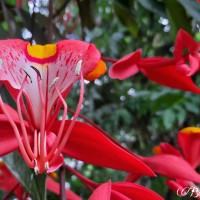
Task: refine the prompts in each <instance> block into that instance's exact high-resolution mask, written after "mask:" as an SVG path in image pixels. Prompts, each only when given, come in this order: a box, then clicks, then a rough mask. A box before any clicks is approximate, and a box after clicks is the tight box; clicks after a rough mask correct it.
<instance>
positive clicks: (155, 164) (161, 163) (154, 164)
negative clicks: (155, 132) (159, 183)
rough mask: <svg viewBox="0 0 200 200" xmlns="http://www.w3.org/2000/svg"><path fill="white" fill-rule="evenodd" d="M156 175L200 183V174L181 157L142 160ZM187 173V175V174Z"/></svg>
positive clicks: (165, 155) (154, 157)
mask: <svg viewBox="0 0 200 200" xmlns="http://www.w3.org/2000/svg"><path fill="white" fill-rule="evenodd" d="M142 160H143V161H144V162H145V163H146V164H147V165H148V166H149V167H151V168H152V169H153V171H154V172H155V173H158V174H161V175H164V176H166V177H169V178H173V179H184V180H189V181H194V182H198V183H200V174H198V173H197V172H196V171H195V170H194V169H193V168H192V166H191V165H190V164H189V163H188V162H187V161H185V160H183V159H182V158H180V157H177V156H174V155H170V154H162V155H156V156H151V157H146V158H143V159H142ZM186 172H187V173H186Z"/></svg>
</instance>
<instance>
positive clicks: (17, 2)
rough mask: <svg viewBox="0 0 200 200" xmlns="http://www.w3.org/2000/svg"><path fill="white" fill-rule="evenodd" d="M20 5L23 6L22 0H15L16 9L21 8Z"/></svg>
mask: <svg viewBox="0 0 200 200" xmlns="http://www.w3.org/2000/svg"><path fill="white" fill-rule="evenodd" d="M22 5H23V0H17V1H16V7H17V8H22Z"/></svg>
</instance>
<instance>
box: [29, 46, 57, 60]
mask: <svg viewBox="0 0 200 200" xmlns="http://www.w3.org/2000/svg"><path fill="white" fill-rule="evenodd" d="M27 52H28V54H29V55H30V56H31V57H34V58H37V59H45V58H49V57H51V56H54V55H55V54H56V45H55V44H46V45H39V44H36V45H30V44H28V46H27Z"/></svg>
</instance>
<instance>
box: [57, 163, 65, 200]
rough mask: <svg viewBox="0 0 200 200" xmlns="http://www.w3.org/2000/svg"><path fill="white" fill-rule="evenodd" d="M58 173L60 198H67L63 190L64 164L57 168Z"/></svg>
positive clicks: (61, 199)
mask: <svg viewBox="0 0 200 200" xmlns="http://www.w3.org/2000/svg"><path fill="white" fill-rule="evenodd" d="M59 175H60V200H67V197H66V190H65V166H64V165H62V166H61V167H60V169H59Z"/></svg>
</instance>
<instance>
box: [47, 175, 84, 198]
mask: <svg viewBox="0 0 200 200" xmlns="http://www.w3.org/2000/svg"><path fill="white" fill-rule="evenodd" d="M46 184H47V189H48V190H50V191H52V192H54V193H55V194H57V195H59V194H60V185H59V184H58V183H57V182H55V181H54V180H52V179H51V178H49V177H47V182H46ZM66 196H67V199H71V200H81V198H80V197H79V196H78V195H76V194H75V193H74V192H72V191H71V190H69V189H66Z"/></svg>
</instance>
